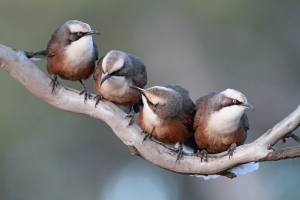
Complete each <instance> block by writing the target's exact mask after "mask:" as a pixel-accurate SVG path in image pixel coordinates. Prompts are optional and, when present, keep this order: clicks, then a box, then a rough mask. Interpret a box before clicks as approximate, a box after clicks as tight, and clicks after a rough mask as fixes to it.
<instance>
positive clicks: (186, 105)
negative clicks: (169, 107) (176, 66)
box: [165, 84, 195, 113]
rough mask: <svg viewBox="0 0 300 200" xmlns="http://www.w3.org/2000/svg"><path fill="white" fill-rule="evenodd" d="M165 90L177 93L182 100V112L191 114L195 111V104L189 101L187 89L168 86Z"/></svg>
mask: <svg viewBox="0 0 300 200" xmlns="http://www.w3.org/2000/svg"><path fill="white" fill-rule="evenodd" d="M165 87H166V88H171V89H173V90H175V91H176V92H178V93H179V94H180V95H181V96H182V98H183V111H184V112H185V113H191V112H193V111H194V110H195V104H194V102H193V101H192V100H191V99H190V93H189V91H188V90H187V89H185V88H183V87H181V86H179V85H173V84H169V85H166V86H165Z"/></svg>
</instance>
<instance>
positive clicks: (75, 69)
mask: <svg viewBox="0 0 300 200" xmlns="http://www.w3.org/2000/svg"><path fill="white" fill-rule="evenodd" d="M94 34H97V35H100V33H99V32H98V31H95V30H92V29H91V27H90V26H89V25H88V24H87V23H84V22H81V21H78V20H70V21H67V22H66V23H64V24H63V25H62V26H61V27H60V28H58V29H57V30H56V31H55V32H54V33H53V34H52V36H51V39H50V41H49V42H48V45H47V49H46V50H44V51H40V52H36V53H33V54H32V55H29V54H27V56H28V57H29V58H33V59H34V58H41V57H43V56H45V57H46V59H47V70H48V72H49V74H50V75H51V76H52V81H51V83H50V85H52V93H53V91H54V90H55V87H56V86H57V84H58V81H57V76H59V77H60V78H62V79H65V80H70V81H80V83H81V84H82V85H83V90H82V91H81V92H80V94H83V93H84V101H85V102H86V100H87V97H88V95H89V93H88V90H87V88H86V86H85V85H84V83H83V82H82V80H86V79H88V78H89V77H90V76H91V75H92V74H93V72H94V70H95V61H96V60H98V49H97V45H96V44H95V41H94V39H93V37H92V35H94Z"/></svg>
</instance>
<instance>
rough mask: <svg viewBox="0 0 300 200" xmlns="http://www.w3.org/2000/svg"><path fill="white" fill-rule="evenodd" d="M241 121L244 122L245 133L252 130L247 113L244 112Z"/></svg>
mask: <svg viewBox="0 0 300 200" xmlns="http://www.w3.org/2000/svg"><path fill="white" fill-rule="evenodd" d="M241 120H242V123H243V127H244V129H245V131H248V130H249V129H250V124H249V119H248V116H247V114H246V112H244V114H243V115H242V117H241Z"/></svg>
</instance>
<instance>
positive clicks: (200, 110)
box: [193, 92, 217, 130]
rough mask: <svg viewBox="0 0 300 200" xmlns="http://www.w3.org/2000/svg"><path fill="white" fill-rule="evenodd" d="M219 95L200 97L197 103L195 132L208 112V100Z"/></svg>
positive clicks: (211, 94) (210, 94)
mask: <svg viewBox="0 0 300 200" xmlns="http://www.w3.org/2000/svg"><path fill="white" fill-rule="evenodd" d="M216 94H217V93H215V92H212V93H209V94H208V95H206V96H203V97H200V98H199V99H198V100H197V101H196V106H195V108H196V114H195V117H194V124H193V127H194V130H196V129H197V128H198V126H199V125H200V124H201V123H202V116H204V115H205V114H206V112H207V110H206V108H207V106H209V105H208V99H210V98H211V97H212V96H214V95H216Z"/></svg>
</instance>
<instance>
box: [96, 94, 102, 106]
mask: <svg viewBox="0 0 300 200" xmlns="http://www.w3.org/2000/svg"><path fill="white" fill-rule="evenodd" d="M102 99H103V96H101V95H100V94H99V95H97V96H95V97H94V100H96V103H95V108H97V106H98V104H99V102H100V101H101V100H102Z"/></svg>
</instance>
